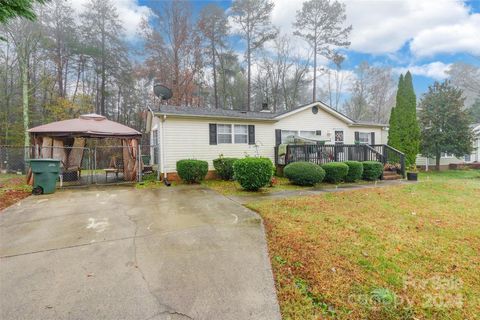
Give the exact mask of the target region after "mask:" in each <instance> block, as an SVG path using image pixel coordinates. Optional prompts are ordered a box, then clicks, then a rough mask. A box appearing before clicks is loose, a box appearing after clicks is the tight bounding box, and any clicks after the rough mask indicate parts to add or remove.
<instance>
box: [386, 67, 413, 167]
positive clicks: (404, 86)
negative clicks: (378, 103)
mask: <svg viewBox="0 0 480 320" xmlns="http://www.w3.org/2000/svg"><path fill="white" fill-rule="evenodd" d="M416 100H417V98H416V96H415V91H414V89H413V82H412V75H411V74H410V72H407V73H406V74H405V76H403V75H400V79H399V80H398V91H397V100H396V104H395V107H394V108H393V109H392V111H391V115H390V128H389V132H388V144H389V145H390V146H392V147H394V148H396V149H398V150H400V151H402V152H403V153H405V162H406V164H407V166H413V165H415V160H416V158H417V154H418V150H419V145H420V128H419V126H418V121H417V102H416Z"/></svg>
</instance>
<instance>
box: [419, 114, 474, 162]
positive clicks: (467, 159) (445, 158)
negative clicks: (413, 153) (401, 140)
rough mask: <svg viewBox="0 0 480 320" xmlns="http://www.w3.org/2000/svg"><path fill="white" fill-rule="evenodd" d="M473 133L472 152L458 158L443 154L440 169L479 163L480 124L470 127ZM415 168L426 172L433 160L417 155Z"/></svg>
mask: <svg viewBox="0 0 480 320" xmlns="http://www.w3.org/2000/svg"><path fill="white" fill-rule="evenodd" d="M470 128H471V129H472V131H473V136H474V138H473V151H472V153H471V154H467V155H465V156H464V157H461V158H458V157H456V156H455V155H453V154H449V153H446V152H443V153H442V155H441V158H440V169H448V168H449V167H451V166H455V165H461V164H465V163H474V162H480V123H477V124H473V125H471V126H470ZM416 163H417V167H419V168H420V169H423V170H428V169H429V167H430V168H431V167H434V166H435V159H434V158H427V157H424V156H422V155H421V154H419V155H418V156H417V160H416Z"/></svg>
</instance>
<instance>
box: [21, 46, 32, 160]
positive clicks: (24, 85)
mask: <svg viewBox="0 0 480 320" xmlns="http://www.w3.org/2000/svg"><path fill="white" fill-rule="evenodd" d="M20 59H21V61H20V78H21V81H22V108H23V129H24V134H25V137H24V146H25V147H28V146H29V145H30V139H29V136H28V124H29V119H28V62H27V55H26V52H24V54H23V56H22V57H20ZM26 152H27V148H25V153H26Z"/></svg>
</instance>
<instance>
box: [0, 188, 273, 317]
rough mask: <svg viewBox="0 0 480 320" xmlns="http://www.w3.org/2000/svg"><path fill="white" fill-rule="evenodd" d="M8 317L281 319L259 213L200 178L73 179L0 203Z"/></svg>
mask: <svg viewBox="0 0 480 320" xmlns="http://www.w3.org/2000/svg"><path fill="white" fill-rule="evenodd" d="M0 318H1V319H88V320H91V319H242V320H243V319H280V315H279V310H278V304H277V300H276V295H275V289H274V284H273V279H272V272H271V269H270V263H269V259H268V255H267V248H266V243H265V237H264V232H263V226H262V223H261V220H260V218H259V217H258V215H256V214H255V213H254V212H252V211H250V210H248V209H246V208H244V207H242V206H240V205H238V204H237V203H235V202H233V201H231V200H229V199H226V198H225V197H223V196H221V195H218V194H216V193H215V192H213V191H211V190H209V189H205V188H203V187H201V186H192V187H190V186H186V187H172V188H166V187H165V188H161V189H157V190H135V189H133V188H130V187H110V188H108V189H106V188H102V189H83V190H82V189H80V190H79V189H76V190H68V191H61V192H57V193H55V194H53V195H44V196H37V197H29V198H27V199H25V200H23V201H22V202H20V203H18V204H16V205H14V206H13V207H10V208H8V209H6V210H4V211H3V212H1V213H0Z"/></svg>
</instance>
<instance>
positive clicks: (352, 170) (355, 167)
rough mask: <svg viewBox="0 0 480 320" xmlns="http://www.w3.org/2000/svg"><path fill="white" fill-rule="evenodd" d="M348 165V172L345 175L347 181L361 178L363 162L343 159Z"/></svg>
mask: <svg viewBox="0 0 480 320" xmlns="http://www.w3.org/2000/svg"><path fill="white" fill-rule="evenodd" d="M344 163H345V164H346V165H347V166H348V174H347V176H346V177H345V181H347V182H355V181H357V180H360V179H362V175H363V164H362V163H361V162H359V161H345V162H344Z"/></svg>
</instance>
